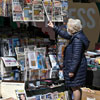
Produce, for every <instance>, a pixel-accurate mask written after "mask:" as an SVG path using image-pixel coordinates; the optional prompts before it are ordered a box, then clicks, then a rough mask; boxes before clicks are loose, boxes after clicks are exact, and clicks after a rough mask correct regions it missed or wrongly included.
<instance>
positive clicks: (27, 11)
mask: <svg viewBox="0 0 100 100" xmlns="http://www.w3.org/2000/svg"><path fill="white" fill-rule="evenodd" d="M24 21H32V5H31V4H29V5H27V6H25V7H24Z"/></svg>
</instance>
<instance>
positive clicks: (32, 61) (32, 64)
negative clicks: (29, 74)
mask: <svg viewBox="0 0 100 100" xmlns="http://www.w3.org/2000/svg"><path fill="white" fill-rule="evenodd" d="M28 61H29V68H31V69H38V66H37V59H36V52H35V51H32V52H28Z"/></svg>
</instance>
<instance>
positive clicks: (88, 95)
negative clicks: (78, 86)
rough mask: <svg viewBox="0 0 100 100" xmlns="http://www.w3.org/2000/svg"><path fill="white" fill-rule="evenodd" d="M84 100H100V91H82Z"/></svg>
mask: <svg viewBox="0 0 100 100" xmlns="http://www.w3.org/2000/svg"><path fill="white" fill-rule="evenodd" d="M82 100H100V91H97V90H89V91H84V89H82Z"/></svg>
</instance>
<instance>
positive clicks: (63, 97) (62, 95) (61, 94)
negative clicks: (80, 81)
mask: <svg viewBox="0 0 100 100" xmlns="http://www.w3.org/2000/svg"><path fill="white" fill-rule="evenodd" d="M57 100H66V99H65V93H64V92H60V93H58V99H57Z"/></svg>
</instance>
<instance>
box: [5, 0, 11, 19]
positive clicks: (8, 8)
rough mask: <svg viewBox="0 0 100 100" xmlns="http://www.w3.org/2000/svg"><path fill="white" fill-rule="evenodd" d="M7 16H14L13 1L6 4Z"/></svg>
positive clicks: (8, 0)
mask: <svg viewBox="0 0 100 100" xmlns="http://www.w3.org/2000/svg"><path fill="white" fill-rule="evenodd" d="M6 16H7V17H10V16H12V2H11V0H7V3H6Z"/></svg>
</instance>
